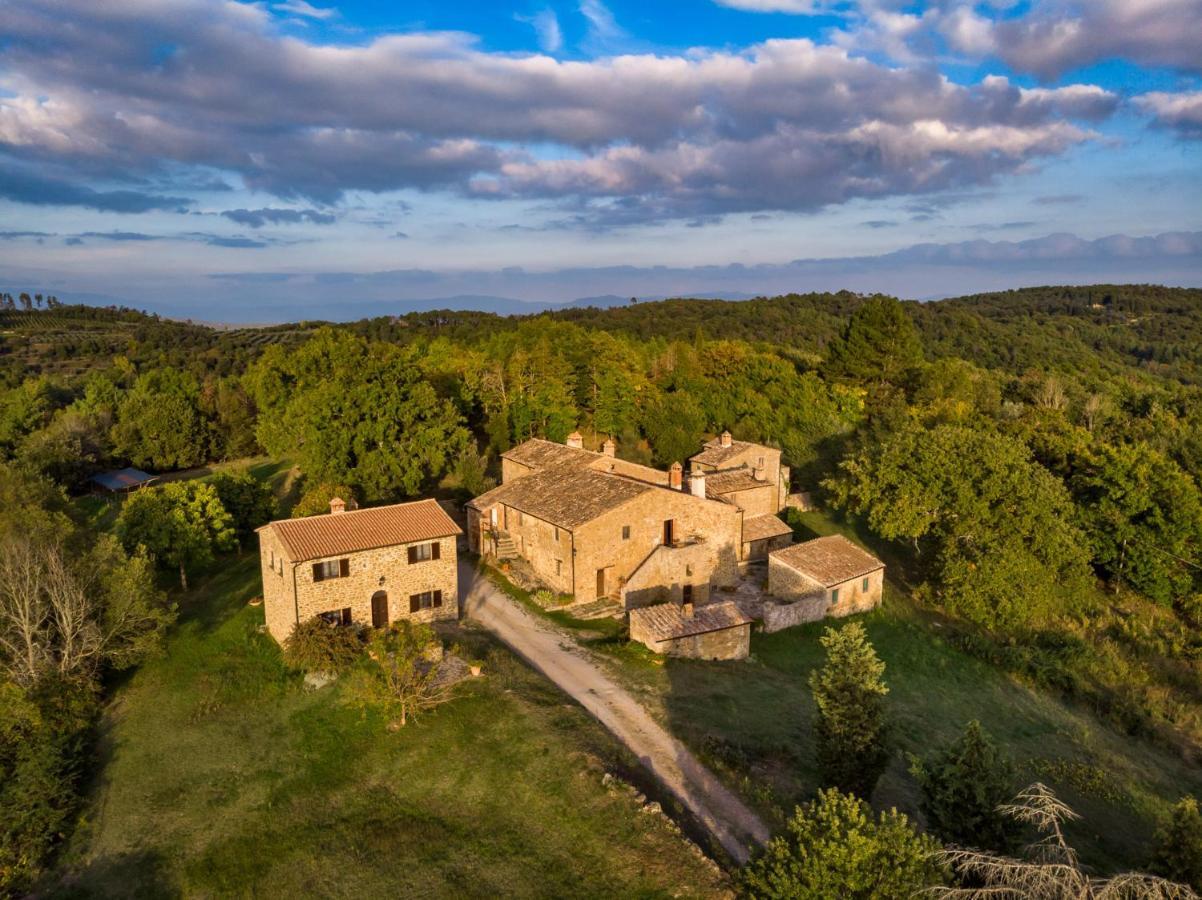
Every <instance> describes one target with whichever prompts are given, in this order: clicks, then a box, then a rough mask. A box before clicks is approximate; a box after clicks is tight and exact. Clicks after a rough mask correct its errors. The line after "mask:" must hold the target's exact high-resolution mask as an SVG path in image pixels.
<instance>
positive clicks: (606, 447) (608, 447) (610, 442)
mask: <svg viewBox="0 0 1202 900" xmlns="http://www.w3.org/2000/svg"><path fill="white" fill-rule="evenodd" d="M617 451H618V445H617V444H615V443H614V439H613V438H606V439H605V443H604V444H602V445H601V452H602V453H604V454H605V455H606V456H613V455H614V454H615V453H616V452H617Z"/></svg>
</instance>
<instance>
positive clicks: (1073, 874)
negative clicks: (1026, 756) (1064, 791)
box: [934, 784, 1196, 900]
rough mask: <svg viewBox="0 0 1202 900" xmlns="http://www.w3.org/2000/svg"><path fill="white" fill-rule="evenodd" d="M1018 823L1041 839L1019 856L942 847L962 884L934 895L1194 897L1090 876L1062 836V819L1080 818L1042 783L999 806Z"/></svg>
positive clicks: (1167, 887) (1138, 880)
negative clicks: (1031, 830)
mask: <svg viewBox="0 0 1202 900" xmlns="http://www.w3.org/2000/svg"><path fill="white" fill-rule="evenodd" d="M1001 812H1002V814H1003V815H1005V816H1008V817H1009V818H1011V819H1012V820H1013V821H1015V822H1016V823H1018V824H1020V825H1028V826H1031V827H1033V828H1034V829H1035V830H1036V832H1038V833H1039V834H1040V835H1042V837H1040V838H1039V839H1038V840H1037V841H1036V842H1035V843H1033V844H1031V845H1029V846H1028V847H1027V848H1026V852H1025V854H1024V857H1025V858H1022V859H1014V858H1011V857H1007V856H998V855H996V854H993V853H984V852H982V851H979V850H961V849H950V850H945V851H943V853H942V854H941V856H942V859H943V860H944V862H946V863H947V864H948V865H949V866H950V867H951V869H952V871H953V873H954V874H955V875H956V876H957V877H958V878H959V879H960V881H961V882H962V886H959V887H937V888H935V889H934V894H935V896H937V897H945V898H955V897H970V898H976V897H992V896H1000V897H1030V898H1033V900H1042V898H1046V900H1060V898H1070V897H1071V898H1081V900H1127V898H1139V900H1144V898H1146V900H1160V898H1163V900H1170V898H1181V900H1190V898H1195V897H1196V895H1195V894H1194V892H1193V891H1192V890H1190V889H1189V888H1188V887H1186V886H1185V885H1182V884H1175V883H1173V882H1171V881H1166V880H1164V879H1162V878H1155V877H1153V876H1151V875H1143V874H1141V873H1138V872H1127V873H1123V874H1120V875H1115V876H1113V877H1111V878H1095V877H1093V876H1091V875H1089V874H1088V873H1087V872H1086V871H1085V870H1084V869H1083V868H1082V866H1081V863H1080V861H1079V860H1078V858H1077V852H1076V851H1075V850H1074V849H1073V848H1072V847H1070V846H1069V844H1068V841H1067V840H1066V839H1065V836H1064V825H1065V823H1066V822H1070V821H1075V820H1077V819H1080V816H1078V815H1077V814H1076V813H1075V812H1073V811H1072V809H1070V808H1069V807H1068V806H1067V805H1065V804H1064V803H1062V802H1061V801H1060V800H1059V799H1058V798H1057V797H1056V795H1055V794H1053V793H1052V791H1051V790H1049V789H1048V788H1047V787H1046V786H1044V785H1042V784H1033V785H1031V786H1030V787H1028V788H1026V789H1025V790H1023V791H1022V792H1020V793H1019V795H1018V796H1017V797H1015V798H1014V801H1013V802H1012V803H1009V804H1006V805H1005V806H1003V807H1002V808H1001Z"/></svg>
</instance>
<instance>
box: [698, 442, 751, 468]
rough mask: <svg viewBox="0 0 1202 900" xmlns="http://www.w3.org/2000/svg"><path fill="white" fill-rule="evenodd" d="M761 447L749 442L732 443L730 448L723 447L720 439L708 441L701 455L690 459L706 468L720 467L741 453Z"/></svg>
mask: <svg viewBox="0 0 1202 900" xmlns="http://www.w3.org/2000/svg"><path fill="white" fill-rule="evenodd" d="M756 446H759V445H757V444H752V443H749V442H747V441H731V442H730V446H729V447H723V446H722V441H721V439H719V438H714V439H713V440H712V441H707V442H706V443H705V444H704V445H703V447H702V450H701V452H700V453H697V454H695V455H694V456H692V457H690V459H691V460H692V461H693V462H699V463H701V464H702V465H706V466H720V465H722V464H723V463H725V462H727V461H729V460H731V459H734V458H735V457H736V456H738V455H739V454H740V453H743V452H745V451H747V450H750V449H752V448H753V447H756Z"/></svg>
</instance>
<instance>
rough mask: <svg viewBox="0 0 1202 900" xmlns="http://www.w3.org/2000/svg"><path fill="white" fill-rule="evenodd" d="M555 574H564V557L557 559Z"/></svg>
mask: <svg viewBox="0 0 1202 900" xmlns="http://www.w3.org/2000/svg"><path fill="white" fill-rule="evenodd" d="M555 574H556V575H562V574H563V560H562V559H557V560H555Z"/></svg>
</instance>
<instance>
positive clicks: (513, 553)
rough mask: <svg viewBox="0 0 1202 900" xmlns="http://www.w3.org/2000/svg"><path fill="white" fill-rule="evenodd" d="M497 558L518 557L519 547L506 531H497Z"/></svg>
mask: <svg viewBox="0 0 1202 900" xmlns="http://www.w3.org/2000/svg"><path fill="white" fill-rule="evenodd" d="M496 548H497V559H517V557H518V547H517V544H515V543H514V542H513V538H511V537H510V536H509V535H508V534H507V533H506V532H504V531H498V532H497V543H496Z"/></svg>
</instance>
